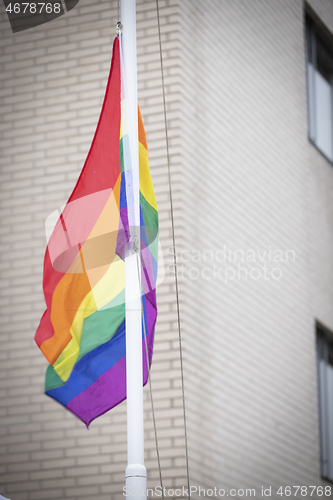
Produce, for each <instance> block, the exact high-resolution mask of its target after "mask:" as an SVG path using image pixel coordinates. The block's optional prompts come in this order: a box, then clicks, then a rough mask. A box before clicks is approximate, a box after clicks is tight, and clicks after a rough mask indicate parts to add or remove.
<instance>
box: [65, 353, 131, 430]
mask: <svg viewBox="0 0 333 500" xmlns="http://www.w3.org/2000/svg"><path fill="white" fill-rule="evenodd" d="M125 398H126V356H124V357H123V358H121V359H120V360H119V361H118V362H117V363H116V364H115V365H113V366H112V368H110V369H109V370H107V371H106V372H105V373H103V375H101V376H100V377H99V378H98V379H97V380H96V382H94V383H93V384H92V385H90V386H89V387H88V389H86V390H85V391H83V392H81V394H78V395H77V396H76V397H75V398H74V399H72V401H70V402H69V403H68V404H67V405H66V408H68V410H70V411H71V412H73V413H74V414H75V415H77V416H78V417H79V418H80V419H81V420H82V421H83V422H84V423H85V424H86V426H87V427H88V426H89V424H90V422H92V421H93V420H94V419H95V418H97V417H99V416H100V415H103V414H104V413H106V412H107V411H109V410H111V408H114V407H115V406H116V405H118V404H119V403H121V402H122V401H124V399H125Z"/></svg>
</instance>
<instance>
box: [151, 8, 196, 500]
mask: <svg viewBox="0 0 333 500" xmlns="http://www.w3.org/2000/svg"><path fill="white" fill-rule="evenodd" d="M156 11H157V25H158V40H159V46H160V60H161V76H162V91H163V107H164V127H165V142H166V152H167V163H168V180H169V197H170V209H171V228H172V243H173V263H174V269H175V286H176V297H177V320H178V337H179V355H180V371H181V381H182V397H183V417H184V434H185V453H186V474H187V487H188V496H189V498H191V492H190V472H189V460H188V446H187V428H186V411H185V389H184V367H183V349H182V336H181V330H180V307H179V289H178V274H177V257H176V239H175V222H174V215H173V202H172V189H171V170H170V152H169V136H168V124H167V114H166V100H165V85H164V70H163V54H162V41H161V26H160V11H159V7H158V0H156Z"/></svg>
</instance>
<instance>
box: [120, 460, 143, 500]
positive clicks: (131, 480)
mask: <svg viewBox="0 0 333 500" xmlns="http://www.w3.org/2000/svg"><path fill="white" fill-rule="evenodd" d="M125 496H126V497H129V498H140V499H141V500H145V499H146V498H147V471H146V467H145V466H144V465H142V464H130V465H128V466H127V467H126V492H125Z"/></svg>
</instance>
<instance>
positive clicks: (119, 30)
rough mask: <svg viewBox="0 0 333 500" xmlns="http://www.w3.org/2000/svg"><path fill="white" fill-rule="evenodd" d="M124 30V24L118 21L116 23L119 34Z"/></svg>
mask: <svg viewBox="0 0 333 500" xmlns="http://www.w3.org/2000/svg"><path fill="white" fill-rule="evenodd" d="M122 32H123V25H122V24H121V22H120V21H118V22H117V24H116V33H117V35H121V34H122Z"/></svg>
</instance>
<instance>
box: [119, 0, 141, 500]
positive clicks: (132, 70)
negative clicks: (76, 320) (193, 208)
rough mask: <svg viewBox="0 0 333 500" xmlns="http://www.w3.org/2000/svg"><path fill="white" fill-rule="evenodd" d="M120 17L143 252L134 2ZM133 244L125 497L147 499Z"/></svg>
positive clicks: (127, 2)
mask: <svg viewBox="0 0 333 500" xmlns="http://www.w3.org/2000/svg"><path fill="white" fill-rule="evenodd" d="M120 17H121V23H122V25H123V27H122V32H123V34H122V47H123V56H124V57H123V59H124V70H125V78H126V82H125V83H126V86H127V88H126V111H127V121H128V132H129V142H130V152H131V160H132V169H133V191H134V222H135V228H136V231H135V235H136V245H137V248H138V249H140V204H139V151H138V98H137V60H136V5H135V0H121V3H120ZM137 262H138V259H137V256H136V253H135V249H134V250H133V242H131V248H130V249H129V250H128V252H127V255H126V258H125V301H126V304H125V305H126V385H127V467H126V494H127V495H128V494H129V495H128V496H131V497H133V496H138V497H140V498H141V499H143V500H145V499H146V492H147V473H146V468H145V466H144V437H143V375H142V315H141V288H140V282H139V274H140V270H139V273H138V269H137Z"/></svg>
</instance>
